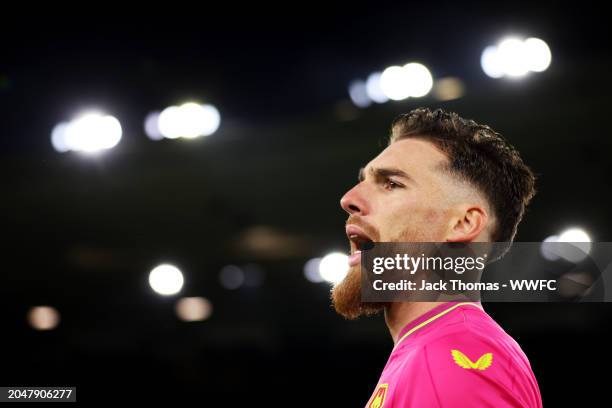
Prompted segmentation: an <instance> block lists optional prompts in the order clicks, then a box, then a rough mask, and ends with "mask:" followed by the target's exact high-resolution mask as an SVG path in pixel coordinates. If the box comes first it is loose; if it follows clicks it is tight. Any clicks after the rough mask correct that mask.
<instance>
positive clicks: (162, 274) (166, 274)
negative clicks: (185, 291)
mask: <svg viewBox="0 0 612 408" xmlns="http://www.w3.org/2000/svg"><path fill="white" fill-rule="evenodd" d="M183 283H184V278H183V273H182V272H181V271H180V270H179V269H178V268H177V267H176V266H174V265H170V264H162V265H158V266H156V267H155V268H153V270H151V272H150V273H149V285H151V288H152V289H153V290H154V291H155V292H157V293H159V294H160V295H165V296H168V295H175V294H177V293H178V292H180V291H181V289H182V288H183Z"/></svg>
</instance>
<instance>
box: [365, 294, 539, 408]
mask: <svg viewBox="0 0 612 408" xmlns="http://www.w3.org/2000/svg"><path fill="white" fill-rule="evenodd" d="M400 407H401V408H430V407H432V408H433V407H436V408H437V407H441V408H454V407H461V408H466V407H496V408H506V407H529V408H536V407H542V399H541V397H540V390H539V388H538V383H537V382H536V379H535V376H534V375H533V372H532V371H531V366H530V364H529V360H528V359H527V357H526V356H525V354H524V353H523V351H522V350H521V348H520V346H519V345H518V344H517V343H516V341H514V339H513V338H512V337H510V336H509V335H508V334H507V333H506V332H505V331H504V330H503V329H502V328H501V327H500V326H499V325H498V324H497V323H496V322H495V321H494V320H493V318H491V316H489V315H488V314H487V313H486V312H485V311H484V310H483V309H482V305H481V304H480V303H479V302H461V303H459V302H447V303H443V304H440V305H439V306H437V307H435V308H434V309H432V310H430V311H429V312H427V313H425V314H423V315H422V316H420V317H418V318H417V319H416V320H414V321H412V322H410V324H408V326H406V327H405V328H404V329H403V330H402V331H401V332H400V335H399V337H398V342H397V344H396V345H395V348H394V349H393V351H392V352H391V355H390V356H389V360H388V361H387V365H386V366H385V368H384V370H383V372H382V375H381V376H380V380H379V381H378V385H377V386H376V389H375V390H374V393H373V394H372V397H370V400H369V401H368V403H367V405H366V408H400Z"/></svg>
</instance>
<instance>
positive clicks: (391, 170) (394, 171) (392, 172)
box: [357, 167, 416, 183]
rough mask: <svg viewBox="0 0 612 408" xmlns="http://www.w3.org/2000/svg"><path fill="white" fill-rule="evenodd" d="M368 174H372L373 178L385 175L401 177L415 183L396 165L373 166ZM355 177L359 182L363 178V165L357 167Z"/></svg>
mask: <svg viewBox="0 0 612 408" xmlns="http://www.w3.org/2000/svg"><path fill="white" fill-rule="evenodd" d="M370 174H372V175H373V176H374V177H375V178H378V179H380V178H385V177H401V178H403V179H405V180H407V181H410V182H412V183H416V181H415V180H414V179H413V178H412V177H410V176H409V175H408V173H406V172H405V171H403V170H400V169H398V168H397V167H381V168H376V169H375V168H373V167H370ZM357 179H358V180H359V181H360V182H361V181H363V180H365V167H362V168H360V169H359V175H358V176H357Z"/></svg>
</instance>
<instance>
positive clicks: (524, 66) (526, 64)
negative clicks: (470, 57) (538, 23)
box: [480, 37, 552, 78]
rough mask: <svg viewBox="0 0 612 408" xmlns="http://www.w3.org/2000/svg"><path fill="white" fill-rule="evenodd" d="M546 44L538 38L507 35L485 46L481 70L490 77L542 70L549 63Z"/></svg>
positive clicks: (518, 76) (522, 75)
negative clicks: (494, 43) (496, 43)
mask: <svg viewBox="0 0 612 408" xmlns="http://www.w3.org/2000/svg"><path fill="white" fill-rule="evenodd" d="M551 60H552V54H551V52H550V48H549V47H548V44H546V42H544V41H543V40H541V39H539V38H533V37H532V38H528V39H526V40H523V39H520V38H516V37H509V38H505V39H503V40H502V41H500V42H499V44H498V45H490V46H488V47H486V48H485V49H484V50H483V52H482V55H481V58H480V64H481V66H482V70H483V71H484V72H485V74H487V75H488V76H489V77H491V78H502V77H504V76H507V77H511V78H520V77H524V76H525V75H527V74H528V73H529V72H543V71H545V70H546V69H547V68H548V67H549V66H550V63H551Z"/></svg>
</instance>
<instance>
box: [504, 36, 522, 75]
mask: <svg viewBox="0 0 612 408" xmlns="http://www.w3.org/2000/svg"><path fill="white" fill-rule="evenodd" d="M497 52H498V55H499V59H500V63H501V65H502V67H503V69H504V73H505V74H506V75H508V76H511V77H521V76H524V75H526V74H527V73H528V72H529V61H528V60H527V58H526V49H525V43H524V42H523V41H521V40H519V39H518V38H508V39H506V40H504V41H502V42H501V43H499V45H498V46H497Z"/></svg>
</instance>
